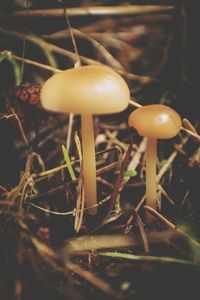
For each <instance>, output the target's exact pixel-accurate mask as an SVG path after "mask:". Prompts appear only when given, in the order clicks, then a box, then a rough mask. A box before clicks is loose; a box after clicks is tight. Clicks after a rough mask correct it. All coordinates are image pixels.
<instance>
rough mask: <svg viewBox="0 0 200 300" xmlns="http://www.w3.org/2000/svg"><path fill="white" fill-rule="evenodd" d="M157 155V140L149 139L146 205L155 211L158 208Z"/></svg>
mask: <svg viewBox="0 0 200 300" xmlns="http://www.w3.org/2000/svg"><path fill="white" fill-rule="evenodd" d="M156 154H157V139H155V138H148V139H147V146H146V203H147V205H148V206H150V207H152V208H154V209H156V208H157V204H156V200H157V183H156V160H157V155H156Z"/></svg>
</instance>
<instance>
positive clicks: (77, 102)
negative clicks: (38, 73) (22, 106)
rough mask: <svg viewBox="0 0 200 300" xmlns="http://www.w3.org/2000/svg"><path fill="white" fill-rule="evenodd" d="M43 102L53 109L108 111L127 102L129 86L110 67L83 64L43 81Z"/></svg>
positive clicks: (115, 111) (59, 110) (118, 109)
mask: <svg viewBox="0 0 200 300" xmlns="http://www.w3.org/2000/svg"><path fill="white" fill-rule="evenodd" d="M40 98H41V103H42V106H43V107H44V108H45V109H47V110H50V111H55V112H62V113H63V112H64V113H69V112H72V113H77V114H109V113H117V112H120V111H122V110H124V109H126V107H127V106H128V103H129V99H130V92H129V88H128V86H127V84H126V82H125V80H124V79H123V78H122V77H121V76H120V75H119V74H118V73H116V72H115V71H113V70H112V69H111V68H109V67H106V66H100V65H89V66H80V67H77V68H72V69H68V70H65V71H62V72H60V73H57V74H55V75H53V76H52V77H50V78H49V79H48V80H47V81H46V82H45V83H44V85H43V87H42V89H41V93H40Z"/></svg>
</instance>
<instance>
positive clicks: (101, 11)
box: [1, 5, 175, 18]
mask: <svg viewBox="0 0 200 300" xmlns="http://www.w3.org/2000/svg"><path fill="white" fill-rule="evenodd" d="M174 10H175V6H169V5H124V6H93V7H92V6H88V7H74V8H68V10H67V12H68V15H69V16H70V17H72V16H79V17H81V16H121V15H122V16H126V15H132V16H133V15H136V16H138V15H144V14H152V13H158V14H159V13H166V12H172V11H174ZM24 16H26V10H19V11H14V12H12V13H10V14H7V15H4V14H1V17H4V18H5V17H6V18H7V17H24ZM62 16H63V9H59V8H58V9H55V8H53V9H35V10H29V13H28V15H27V16H26V17H28V18H31V17H45V18H46V17H62Z"/></svg>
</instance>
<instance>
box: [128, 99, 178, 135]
mask: <svg viewBox="0 0 200 300" xmlns="http://www.w3.org/2000/svg"><path fill="white" fill-rule="evenodd" d="M128 123H129V126H130V127H134V128H135V129H136V130H137V132H138V134H139V135H141V136H146V137H150V138H157V139H168V138H172V137H174V136H175V135H177V134H178V132H179V131H180V129H181V118H180V116H179V114H178V113H177V112H176V111H175V110H173V109H172V108H170V107H168V106H165V105H162V104H152V105H146V106H143V107H140V108H138V109H136V110H135V111H133V112H132V113H131V114H130V116H129V119H128Z"/></svg>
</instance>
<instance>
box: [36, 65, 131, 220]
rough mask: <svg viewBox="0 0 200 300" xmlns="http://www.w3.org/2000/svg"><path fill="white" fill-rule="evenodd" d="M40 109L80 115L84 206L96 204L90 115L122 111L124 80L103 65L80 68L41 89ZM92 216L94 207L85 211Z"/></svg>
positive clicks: (125, 90)
mask: <svg viewBox="0 0 200 300" xmlns="http://www.w3.org/2000/svg"><path fill="white" fill-rule="evenodd" d="M40 97H41V103H42V106H43V107H44V108H45V109H47V110H50V111H55V112H61V113H70V112H72V113H75V114H80V115H81V133H82V134H81V135H82V149H83V186H84V193H85V203H86V206H87V207H91V206H95V205H96V204H97V189H96V161H95V145H94V128H93V114H110V113H117V112H121V111H123V110H125V109H126V108H127V106H128V103H129V98H130V92H129V88H128V86H127V84H126V82H125V80H124V79H123V78H122V77H121V76H120V75H119V74H118V73H116V72H115V71H113V70H112V69H111V68H109V67H106V66H103V65H89V66H80V67H77V68H73V69H68V70H65V71H62V72H60V73H57V74H54V75H53V76H52V77H50V78H49V79H48V80H47V81H46V82H45V83H44V85H43V87H42V89H41V94H40ZM88 212H89V213H90V214H92V215H94V214H96V212H97V208H96V207H93V208H90V209H89V210H88Z"/></svg>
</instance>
